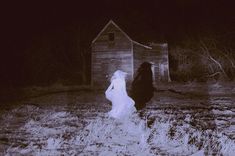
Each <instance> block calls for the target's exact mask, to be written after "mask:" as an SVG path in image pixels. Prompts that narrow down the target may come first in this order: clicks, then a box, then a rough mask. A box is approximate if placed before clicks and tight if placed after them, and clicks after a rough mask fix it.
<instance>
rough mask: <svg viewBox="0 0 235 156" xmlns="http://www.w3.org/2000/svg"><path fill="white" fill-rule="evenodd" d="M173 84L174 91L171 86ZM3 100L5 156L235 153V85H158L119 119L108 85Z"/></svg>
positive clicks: (1, 149)
mask: <svg viewBox="0 0 235 156" xmlns="http://www.w3.org/2000/svg"><path fill="white" fill-rule="evenodd" d="M167 89H169V90H167ZM41 95H42V96H34V98H28V99H25V100H22V101H18V102H14V103H12V105H11V107H3V108H4V109H2V110H1V117H0V125H1V126H0V155H9V156H10V155H43V156H44V155H104V156H105V155H110V156H111V155H194V156H195V155H200V156H201V155H213V154H214V155H225V156H227V155H233V153H235V88H234V87H233V85H231V84H226V85H221V84H212V85H205V84H204V85H198V84H188V85H175V86H173V87H171V86H167V87H162V88H161V87H159V91H158V92H157V93H155V97H154V98H153V99H152V101H151V102H149V104H148V106H147V108H146V109H145V110H144V111H143V112H142V115H141V118H140V117H139V115H138V114H135V115H134V116H133V117H132V118H131V119H129V120H126V121H118V120H114V119H110V118H108V117H107V116H106V112H108V111H109V110H110V109H111V105H110V104H109V102H108V101H107V100H106V99H105V98H104V93H103V91H91V90H86V91H84V90H83V91H76V90H73V91H72V92H71V91H68V92H61V93H60V92H57V93H53V94H41Z"/></svg>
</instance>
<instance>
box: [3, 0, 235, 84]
mask: <svg viewBox="0 0 235 156" xmlns="http://www.w3.org/2000/svg"><path fill="white" fill-rule="evenodd" d="M2 6H3V8H4V9H3V10H2V11H3V12H2V13H1V14H2V16H3V18H1V27H2V28H1V30H2V33H1V37H2V38H3V41H4V42H3V46H2V50H1V55H2V57H1V68H0V70H1V73H3V75H4V76H5V78H4V79H3V80H2V81H4V80H5V79H8V76H7V75H9V77H16V76H18V75H20V74H22V71H23V67H22V68H21V69H19V70H18V68H19V67H20V66H21V65H22V64H23V63H24V59H25V58H24V55H25V53H26V51H30V50H29V49H32V48H33V47H37V45H38V43H40V42H42V41H45V42H46V41H47V40H49V39H55V40H57V41H58V42H60V44H67V46H69V44H70V42H72V41H73V40H74V39H75V38H77V37H78V36H79V37H80V40H81V41H82V42H83V44H84V47H87V46H89V44H90V42H91V40H92V39H93V38H94V37H95V36H96V35H97V34H98V32H99V31H100V30H101V29H102V28H103V26H104V25H105V24H106V23H107V22H108V21H109V20H110V19H112V20H113V21H114V22H116V23H117V24H118V25H119V26H120V27H121V28H122V29H123V30H124V31H125V32H126V33H127V34H128V35H129V36H130V37H131V38H132V39H134V40H136V41H139V42H145V41H146V42H147V41H157V42H168V43H170V44H175V43H177V41H179V40H181V39H183V38H184V37H188V36H200V35H203V34H216V35H221V36H224V38H227V39H229V40H233V39H234V36H235V10H234V8H235V7H234V6H235V5H233V3H232V0H231V1H228V0H162V1H159V0H146V1H137V0H136V1H128V0H118V1H115V0H96V1H95V0H93V1H92V0H90V1H84V2H82V1H76V2H67V1H66V2H65V1H64V3H63V2H56V1H54V2H41V1H37V2H36V1H28V2H27V1H17V2H9V3H8V4H3V5H2ZM55 42H56V41H55ZM9 73H14V74H9Z"/></svg>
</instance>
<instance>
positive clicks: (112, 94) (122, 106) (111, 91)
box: [105, 70, 136, 119]
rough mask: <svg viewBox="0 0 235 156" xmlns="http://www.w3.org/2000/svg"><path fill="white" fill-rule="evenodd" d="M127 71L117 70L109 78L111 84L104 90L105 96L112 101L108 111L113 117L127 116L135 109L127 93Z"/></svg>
mask: <svg viewBox="0 0 235 156" xmlns="http://www.w3.org/2000/svg"><path fill="white" fill-rule="evenodd" d="M126 75H127V73H125V72H123V71H121V70H117V71H116V72H114V74H113V76H112V78H111V84H110V85H109V87H108V89H107V90H106V91H105V96H106V98H107V99H108V100H109V101H111V102H112V110H111V111H110V112H109V113H108V115H109V116H111V117H113V118H117V119H120V118H125V117H129V116H130V115H131V114H132V113H134V112H135V111H136V109H135V106H134V105H135V102H134V101H133V100H132V99H131V98H130V97H129V96H128V95H127V92H126V81H125V77H126Z"/></svg>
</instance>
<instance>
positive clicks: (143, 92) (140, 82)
mask: <svg viewBox="0 0 235 156" xmlns="http://www.w3.org/2000/svg"><path fill="white" fill-rule="evenodd" d="M151 66H152V64H151V63H149V62H144V63H142V64H141V65H140V67H139V69H138V71H137V75H136V77H135V79H134V81H133V82H132V84H131V90H130V97H131V98H132V99H133V100H134V101H135V107H136V109H137V110H141V109H143V108H144V107H145V106H146V103H147V102H149V101H150V100H151V98H152V97H153V95H154V87H153V73H152V70H151Z"/></svg>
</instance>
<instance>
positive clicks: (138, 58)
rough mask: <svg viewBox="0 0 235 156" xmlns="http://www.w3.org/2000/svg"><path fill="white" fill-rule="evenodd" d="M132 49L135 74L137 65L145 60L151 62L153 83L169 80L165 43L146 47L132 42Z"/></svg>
mask: <svg viewBox="0 0 235 156" xmlns="http://www.w3.org/2000/svg"><path fill="white" fill-rule="evenodd" d="M133 51H134V72H135V75H136V72H137V70H138V68H139V66H140V65H141V64H142V63H143V62H145V61H146V62H150V63H153V66H152V70H153V79H154V80H155V82H154V83H157V82H159V81H168V80H169V72H168V70H169V67H168V51H167V45H166V44H158V45H155V46H152V49H147V48H144V47H141V46H139V45H136V44H134V47H133Z"/></svg>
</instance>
